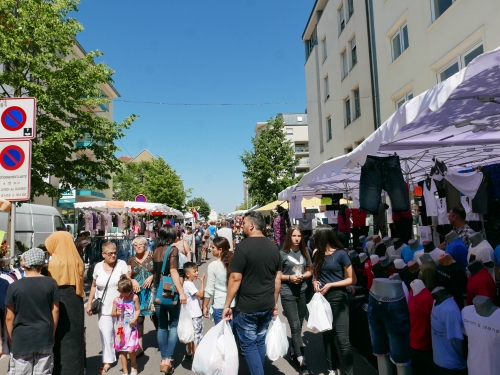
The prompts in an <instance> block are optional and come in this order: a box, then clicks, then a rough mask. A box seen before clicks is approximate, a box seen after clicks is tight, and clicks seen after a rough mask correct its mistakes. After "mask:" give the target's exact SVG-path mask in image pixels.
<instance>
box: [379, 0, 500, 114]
mask: <svg viewBox="0 0 500 375" xmlns="http://www.w3.org/2000/svg"><path fill="white" fill-rule="evenodd" d="M373 14H374V17H373V25H374V29H375V33H374V39H375V44H376V51H377V53H376V59H377V67H378V71H377V74H378V82H379V86H378V92H379V97H380V100H379V101H380V116H381V120H382V122H383V121H385V120H387V118H388V117H389V116H391V115H392V113H393V112H394V111H395V110H396V109H397V108H399V107H400V106H401V105H403V104H404V102H405V101H407V100H410V99H411V98H412V97H414V96H417V95H419V94H421V93H422V92H424V91H426V90H428V89H429V88H431V87H432V86H434V85H436V84H438V83H439V82H441V81H443V80H446V79H447V78H448V77H450V76H452V75H453V74H455V73H457V72H458V71H459V70H461V69H463V68H465V67H466V66H467V65H468V64H469V63H470V62H471V61H472V60H473V59H474V58H475V57H477V56H478V55H480V54H482V53H483V52H486V51H491V50H494V49H495V48H497V47H498V46H500V23H499V22H498V15H499V14H500V1H498V0H481V1H472V0H418V1H415V0H412V1H410V0H397V1H395V0H385V1H373Z"/></svg>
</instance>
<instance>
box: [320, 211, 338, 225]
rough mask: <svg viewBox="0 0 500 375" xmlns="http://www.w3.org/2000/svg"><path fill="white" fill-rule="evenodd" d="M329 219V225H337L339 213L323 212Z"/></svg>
mask: <svg viewBox="0 0 500 375" xmlns="http://www.w3.org/2000/svg"><path fill="white" fill-rule="evenodd" d="M323 213H324V214H325V216H326V218H327V219H328V224H337V223H338V219H339V212H338V211H325V212H323Z"/></svg>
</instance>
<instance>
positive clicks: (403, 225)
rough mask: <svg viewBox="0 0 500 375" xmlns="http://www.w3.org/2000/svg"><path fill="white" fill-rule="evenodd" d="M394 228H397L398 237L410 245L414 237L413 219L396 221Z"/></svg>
mask: <svg viewBox="0 0 500 375" xmlns="http://www.w3.org/2000/svg"><path fill="white" fill-rule="evenodd" d="M394 226H395V227H396V237H398V238H401V239H402V240H403V242H404V243H408V241H409V240H411V238H412V235H413V233H412V230H413V219H409V218H408V219H406V218H403V219H401V220H398V221H395V222H394Z"/></svg>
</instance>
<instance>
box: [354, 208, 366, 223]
mask: <svg viewBox="0 0 500 375" xmlns="http://www.w3.org/2000/svg"><path fill="white" fill-rule="evenodd" d="M366 214H367V212H362V211H360V210H359V208H353V209H352V210H351V215H352V226H353V227H364V226H366Z"/></svg>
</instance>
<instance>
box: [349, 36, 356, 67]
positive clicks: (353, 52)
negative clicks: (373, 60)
mask: <svg viewBox="0 0 500 375" xmlns="http://www.w3.org/2000/svg"><path fill="white" fill-rule="evenodd" d="M357 62H358V55H357V53H356V37H354V38H352V40H351V69H352V68H353V67H354V65H356V63H357Z"/></svg>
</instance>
